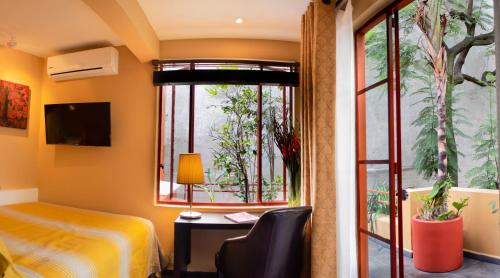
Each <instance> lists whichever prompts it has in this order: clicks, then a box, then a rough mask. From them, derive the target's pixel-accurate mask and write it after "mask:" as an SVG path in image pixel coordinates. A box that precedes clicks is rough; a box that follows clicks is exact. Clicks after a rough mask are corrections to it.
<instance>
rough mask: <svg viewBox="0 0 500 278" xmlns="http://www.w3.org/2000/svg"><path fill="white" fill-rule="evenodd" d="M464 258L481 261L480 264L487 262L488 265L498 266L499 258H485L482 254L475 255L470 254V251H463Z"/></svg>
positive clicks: (499, 263)
mask: <svg viewBox="0 0 500 278" xmlns="http://www.w3.org/2000/svg"><path fill="white" fill-rule="evenodd" d="M464 257H467V258H471V259H474V260H478V261H482V262H487V263H490V264H497V265H500V258H496V257H491V256H486V255H482V254H477V253H474V252H470V251H464Z"/></svg>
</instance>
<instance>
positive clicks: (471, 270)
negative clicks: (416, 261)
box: [369, 240, 500, 278]
mask: <svg viewBox="0 0 500 278" xmlns="http://www.w3.org/2000/svg"><path fill="white" fill-rule="evenodd" d="M369 253H370V254H369V258H370V261H369V269H370V277H374V278H387V277H390V269H389V267H390V266H389V263H388V262H389V261H390V259H389V249H388V248H387V246H383V245H382V244H380V243H379V242H375V241H373V240H369ZM404 264H405V277H410V278H413V277H418V278H421V277H425V278H430V277H438V278H458V277H466V278H490V277H491V278H499V277H500V265H497V264H491V263H487V262H482V261H478V260H474V259H470V258H464V265H463V266H462V267H461V268H460V269H457V270H455V271H452V272H448V273H427V272H422V271H420V270H417V269H416V268H415V267H414V266H413V260H412V259H411V258H409V257H405V262H404Z"/></svg>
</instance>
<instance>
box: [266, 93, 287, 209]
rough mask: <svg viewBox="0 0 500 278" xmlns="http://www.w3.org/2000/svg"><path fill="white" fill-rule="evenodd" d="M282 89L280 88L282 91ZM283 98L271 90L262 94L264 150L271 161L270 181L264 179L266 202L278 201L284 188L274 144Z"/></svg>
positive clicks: (280, 118) (280, 117)
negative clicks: (278, 170) (276, 122)
mask: <svg viewBox="0 0 500 278" xmlns="http://www.w3.org/2000/svg"><path fill="white" fill-rule="evenodd" d="M281 89H282V87H279V90H280V91H281ZM283 101H284V100H283V98H282V97H274V96H273V95H272V92H271V90H265V91H263V92H262V149H263V151H264V153H265V154H266V157H267V158H268V159H269V160H268V161H269V168H268V170H269V180H268V179H266V178H265V177H262V199H263V200H264V201H272V200H275V199H276V196H277V192H278V190H280V189H281V188H283V179H282V178H281V176H280V175H276V173H275V171H274V168H275V159H276V153H275V144H274V128H273V119H274V116H277V117H278V119H279V120H280V121H282V120H283V119H282V118H283V116H282V115H281V113H276V111H280V110H281V109H282V106H283Z"/></svg>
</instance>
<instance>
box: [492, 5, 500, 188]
mask: <svg viewBox="0 0 500 278" xmlns="http://www.w3.org/2000/svg"><path fill="white" fill-rule="evenodd" d="M493 10H494V14H493V17H494V19H495V50H496V52H495V53H496V68H497V69H500V2H499V1H493ZM497 73H498V71H497ZM496 96H497V123H498V119H500V101H498V100H500V78H498V75H497V78H496ZM497 133H498V137H497V138H500V128H497ZM499 142H500V140H499ZM497 144H498V142H497ZM498 151H499V152H500V148H498ZM498 157H500V153H499V156H498ZM497 171H500V169H499V170H497ZM499 176H500V175H499ZM497 187H498V184H497Z"/></svg>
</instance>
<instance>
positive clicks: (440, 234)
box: [411, 215, 464, 272]
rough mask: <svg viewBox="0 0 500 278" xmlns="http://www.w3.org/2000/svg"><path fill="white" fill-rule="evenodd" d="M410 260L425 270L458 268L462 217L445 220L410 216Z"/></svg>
mask: <svg viewBox="0 0 500 278" xmlns="http://www.w3.org/2000/svg"><path fill="white" fill-rule="evenodd" d="M411 231H412V247H413V262H414V264H415V267H416V268H417V269H419V270H422V271H426V272H448V271H452V270H455V269H457V268H460V267H461V266H462V264H463V261H464V256H463V219H462V216H460V217H457V218H454V219H451V220H446V221H423V220H420V219H418V218H417V215H415V216H413V217H412V219H411Z"/></svg>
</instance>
